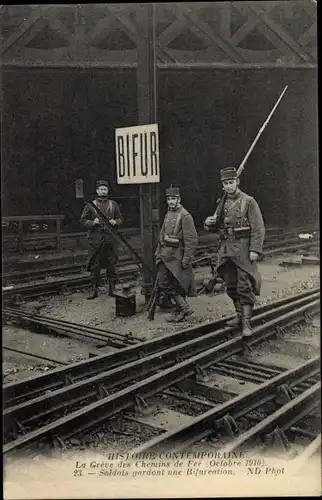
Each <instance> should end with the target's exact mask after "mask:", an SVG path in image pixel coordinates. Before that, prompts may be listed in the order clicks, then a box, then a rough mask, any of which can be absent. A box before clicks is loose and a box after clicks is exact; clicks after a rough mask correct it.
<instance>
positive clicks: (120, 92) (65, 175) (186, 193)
mask: <svg viewBox="0 0 322 500" xmlns="http://www.w3.org/2000/svg"><path fill="white" fill-rule="evenodd" d="M316 78H317V77H316V71H315V70H314V69H312V70H311V69H267V70H265V69H258V70H257V69H254V70H252V69H242V70H240V69H239V70H234V69H218V70H217V69H216V70H209V69H208V70H187V69H186V70H162V71H160V72H159V74H158V119H157V122H158V123H159V131H160V163H161V176H162V180H161V183H160V200H161V210H160V215H161V216H162V215H163V213H164V203H163V200H164V198H163V196H164V190H165V188H166V186H167V185H168V184H169V183H170V182H173V183H175V184H177V185H179V186H180V187H181V191H182V199H183V204H184V206H185V207H186V208H187V209H188V210H189V211H191V213H192V215H193V216H194V218H195V221H196V224H197V225H199V226H200V225H201V224H202V221H203V219H204V218H205V217H206V216H207V215H209V214H210V213H211V212H213V210H214V207H215V206H214V201H215V199H216V198H217V197H218V195H219V194H220V183H219V170H220V169H221V168H223V167H226V166H236V167H238V166H239V164H240V163H241V161H242V160H243V158H244V156H245V154H246V152H247V150H248V148H249V146H250V145H251V143H252V141H253V139H254V137H255V136H256V134H257V132H258V130H259V129H260V127H261V126H262V125H263V123H264V121H265V119H266V117H267V116H268V114H269V112H270V111H271V109H272V107H273V106H274V104H275V102H276V100H277V98H278V96H279V95H280V93H281V92H282V90H283V88H284V86H285V85H289V88H288V91H287V93H286V94H285V96H284V98H283V100H282V102H281V103H280V106H279V107H278V109H277V110H276V112H275V114H274V116H273V117H272V119H271V121H270V123H269V124H268V126H267V128H266V129H265V131H264V132H263V135H262V137H261V138H260V140H259V142H258V144H257V146H256V147H255V149H254V151H253V153H252V155H251V156H250V158H249V160H248V162H247V164H246V168H245V171H244V173H243V175H242V178H241V187H242V189H244V190H245V191H246V192H247V193H248V194H250V195H253V196H255V198H256V199H257V201H258V202H259V204H260V206H261V208H262V211H263V215H264V218H265V221H266V224H267V225H268V226H279V227H280V226H287V225H290V226H294V225H297V226H301V225H307V224H312V223H313V224H317V221H318V202H317V200H318V195H317V193H318V165H317V161H318V160H317V81H316ZM2 87H3V95H2V98H3V114H2V212H3V215H4V216H9V215H29V214H49V213H53V214H55V213H62V214H65V223H64V228H66V229H67V228H73V229H76V230H80V226H79V224H78V220H79V216H80V212H81V210H82V207H83V203H82V201H81V200H76V198H75V189H74V181H75V179H77V178H82V179H84V187H85V194H92V193H93V192H94V189H95V181H96V180H97V179H100V178H103V179H104V178H107V179H109V180H110V181H111V184H112V191H111V195H112V196H113V195H114V196H115V197H118V196H133V195H136V194H138V187H137V186H117V184H116V169H115V145H114V130H115V128H116V127H123V126H124V127H125V126H132V125H137V103H136V97H137V87H136V72H135V71H134V70H119V69H118V70H110V69H109V70H107V69H87V70H76V69H47V68H46V69H32V68H31V69H5V70H3V81H2ZM119 202H120V203H121V205H122V208H123V210H124V213H125V219H126V226H127V227H129V226H139V221H140V219H139V201H138V200H136V199H127V200H126V199H120V200H119Z"/></svg>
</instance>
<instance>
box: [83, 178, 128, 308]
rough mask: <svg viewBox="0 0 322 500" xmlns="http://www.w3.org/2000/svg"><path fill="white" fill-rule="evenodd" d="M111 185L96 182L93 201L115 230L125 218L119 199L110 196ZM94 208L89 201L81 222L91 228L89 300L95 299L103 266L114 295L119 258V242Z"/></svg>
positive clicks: (89, 237)
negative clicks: (112, 198)
mask: <svg viewBox="0 0 322 500" xmlns="http://www.w3.org/2000/svg"><path fill="white" fill-rule="evenodd" d="M108 188H109V186H108V182H107V181H104V180H102V181H97V183H96V192H97V198H96V199H95V200H94V201H93V204H94V205H95V206H96V207H97V208H98V209H99V210H100V211H101V212H102V214H103V215H104V216H105V217H106V219H107V220H108V223H109V224H110V225H111V227H113V228H114V229H116V228H118V227H119V226H120V225H121V224H122V223H123V217H122V214H121V211H120V207H119V205H118V204H117V203H116V201H113V200H110V199H109V197H108ZM94 208H95V207H91V206H90V204H88V203H87V204H86V206H85V208H84V210H83V213H82V216H81V219H80V222H81V224H82V225H83V226H84V227H85V228H86V229H87V230H88V240H89V243H90V245H91V247H92V248H91V252H90V255H89V260H88V264H87V270H88V271H90V272H91V275H92V293H91V294H90V295H89V296H88V297H87V298H88V299H95V298H96V297H97V296H98V284H99V279H100V271H101V269H106V277H107V280H108V282H109V295H110V296H113V295H114V288H115V283H116V281H117V275H116V264H117V260H118V257H117V248H116V241H115V238H113V235H112V234H111V231H108V228H107V227H106V226H105V225H104V224H103V223H102V222H101V221H100V219H99V217H97V213H96V212H95V210H94Z"/></svg>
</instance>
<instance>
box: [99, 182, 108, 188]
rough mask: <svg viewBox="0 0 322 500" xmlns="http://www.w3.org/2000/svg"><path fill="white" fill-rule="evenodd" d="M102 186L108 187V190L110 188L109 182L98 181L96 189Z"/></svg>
mask: <svg viewBox="0 0 322 500" xmlns="http://www.w3.org/2000/svg"><path fill="white" fill-rule="evenodd" d="M100 186H106V187H107V188H108V187H109V186H108V182H107V181H97V182H96V189H97V188H99V187H100Z"/></svg>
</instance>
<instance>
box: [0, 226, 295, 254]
mask: <svg viewBox="0 0 322 500" xmlns="http://www.w3.org/2000/svg"><path fill="white" fill-rule="evenodd" d="M266 232H267V237H268V239H269V240H274V239H280V238H281V236H282V237H283V238H291V237H293V236H294V235H296V231H285V230H284V229H282V228H280V229H274V228H272V229H270V228H268V229H267V230H266ZM122 233H123V234H124V236H125V237H126V238H130V237H133V236H134V237H135V236H139V235H140V231H136V230H135V229H126V230H123V231H122ZM19 238H20V237H19V235H15V234H11V235H4V237H3V246H4V252H6V253H9V252H11V253H13V252H14V251H16V249H17V246H18V240H19ZM56 238H57V236H56V233H44V234H41V233H38V234H27V235H25V237H24V239H23V242H24V248H25V250H26V251H29V252H30V251H37V250H41V249H46V248H55V245H56ZM60 240H61V246H62V247H63V248H70V247H71V246H75V243H77V242H78V243H79V242H82V241H83V242H84V243H85V242H86V241H87V233H86V232H84V231H82V232H77V233H61V235H60Z"/></svg>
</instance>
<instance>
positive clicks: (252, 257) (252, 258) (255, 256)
mask: <svg viewBox="0 0 322 500" xmlns="http://www.w3.org/2000/svg"><path fill="white" fill-rule="evenodd" d="M258 257H259V255H258V253H257V252H249V260H250V261H251V262H256V260H258Z"/></svg>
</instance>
